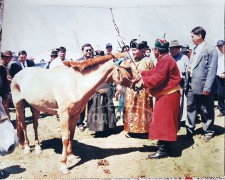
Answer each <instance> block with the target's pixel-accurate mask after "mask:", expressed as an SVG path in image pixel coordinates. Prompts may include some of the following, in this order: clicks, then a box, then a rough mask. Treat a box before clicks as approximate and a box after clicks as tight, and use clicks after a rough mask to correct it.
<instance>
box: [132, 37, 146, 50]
mask: <svg viewBox="0 0 225 180" xmlns="http://www.w3.org/2000/svg"><path fill="white" fill-rule="evenodd" d="M130 47H131V48H137V49H144V48H145V44H144V42H143V41H140V40H137V39H132V40H131V42H130Z"/></svg>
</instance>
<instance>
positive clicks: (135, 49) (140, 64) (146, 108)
mask: <svg viewBox="0 0 225 180" xmlns="http://www.w3.org/2000/svg"><path fill="white" fill-rule="evenodd" d="M130 44H131V50H132V54H133V61H134V64H133V63H132V65H133V66H136V68H137V69H138V70H139V71H141V70H146V69H147V70H149V69H151V68H153V66H154V65H153V62H152V61H151V60H150V59H149V58H147V57H144V47H145V46H144V44H143V42H142V41H138V40H132V41H131V43H130ZM124 107H125V119H124V130H125V131H127V133H126V134H125V135H126V137H131V136H134V135H135V136H136V135H138V136H139V135H141V136H142V138H145V136H146V133H148V132H149V121H150V119H151V116H152V108H153V105H152V97H151V96H150V93H149V92H148V91H147V90H146V89H142V90H140V91H138V92H137V91H134V90H133V89H131V88H126V92H125V106H124ZM134 133H135V134H134Z"/></svg>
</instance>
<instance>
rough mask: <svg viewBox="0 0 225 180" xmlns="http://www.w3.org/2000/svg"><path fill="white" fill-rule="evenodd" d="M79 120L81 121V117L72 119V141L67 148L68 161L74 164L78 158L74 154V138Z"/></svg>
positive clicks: (70, 128)
mask: <svg viewBox="0 0 225 180" xmlns="http://www.w3.org/2000/svg"><path fill="white" fill-rule="evenodd" d="M78 119H79V116H78V117H75V118H71V119H70V126H69V130H70V139H69V144H68V148H67V159H68V160H69V161H70V162H73V161H74V160H76V159H77V158H76V156H75V155H74V154H73V138H74V133H75V128H76V124H77V121H78Z"/></svg>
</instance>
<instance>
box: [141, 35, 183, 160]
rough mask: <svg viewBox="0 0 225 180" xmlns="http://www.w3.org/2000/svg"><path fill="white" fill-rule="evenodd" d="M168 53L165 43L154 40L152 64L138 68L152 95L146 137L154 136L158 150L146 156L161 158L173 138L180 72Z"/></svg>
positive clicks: (167, 151)
mask: <svg viewBox="0 0 225 180" xmlns="http://www.w3.org/2000/svg"><path fill="white" fill-rule="evenodd" d="M168 52H169V42H167V41H166V40H161V39H157V40H156V41H155V48H154V54H155V57H156V58H157V64H156V67H155V68H153V69H151V70H146V71H142V73H141V76H142V80H143V85H144V87H145V88H149V90H150V93H151V94H152V95H153V96H154V97H155V98H156V101H155V106H154V110H153V118H152V120H151V121H150V127H149V139H157V140H159V141H158V150H157V151H156V152H155V153H154V154H150V155H149V156H148V158H149V159H151V158H163V157H167V156H168V155H169V151H170V142H172V141H176V140H177V130H178V115H179V107H180V86H179V83H180V81H181V78H180V72H179V69H178V66H177V64H176V62H175V61H174V59H173V58H172V57H171V55H170V54H169V53H168Z"/></svg>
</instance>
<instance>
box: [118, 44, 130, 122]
mask: <svg viewBox="0 0 225 180" xmlns="http://www.w3.org/2000/svg"><path fill="white" fill-rule="evenodd" d="M129 51H130V47H129V46H128V45H125V46H123V47H122V51H121V52H122V53H124V52H129ZM127 58H129V57H128V56H127ZM125 92H126V87H124V86H122V85H121V84H117V85H116V93H115V97H116V99H117V100H118V108H117V111H116V120H117V121H118V120H119V119H120V118H121V117H122V119H123V121H124V98H125Z"/></svg>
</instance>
